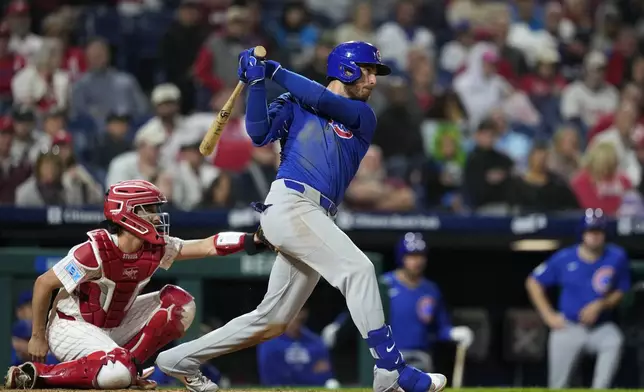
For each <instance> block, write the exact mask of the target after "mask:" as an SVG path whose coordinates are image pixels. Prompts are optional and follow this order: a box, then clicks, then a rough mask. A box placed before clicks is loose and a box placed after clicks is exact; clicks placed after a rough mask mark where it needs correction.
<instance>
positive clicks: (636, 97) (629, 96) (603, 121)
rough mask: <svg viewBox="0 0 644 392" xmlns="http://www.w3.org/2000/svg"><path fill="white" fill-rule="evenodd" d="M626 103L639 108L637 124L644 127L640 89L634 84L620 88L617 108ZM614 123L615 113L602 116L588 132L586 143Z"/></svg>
mask: <svg viewBox="0 0 644 392" xmlns="http://www.w3.org/2000/svg"><path fill="white" fill-rule="evenodd" d="M626 102H630V103H632V104H633V105H635V107H637V108H639V111H640V114H639V116H638V117H639V120H638V123H640V124H642V125H644V116H643V115H642V110H641V108H642V104H643V103H644V101H643V100H642V89H641V88H640V87H639V86H637V85H636V84H634V83H629V84H627V85H625V86H624V87H623V88H622V94H621V101H620V104H619V106H618V107H621V106H623V105H624V104H625V103H626ZM614 122H615V112H613V113H610V114H606V115H603V116H601V117H600V118H599V120H597V123H596V124H595V126H594V127H592V128H591V129H590V131H588V137H587V138H588V143H590V142H591V141H592V140H593V138H594V137H595V136H597V135H598V134H600V133H602V132H604V131H605V130H607V129H608V128H610V127H612V126H613V124H614Z"/></svg>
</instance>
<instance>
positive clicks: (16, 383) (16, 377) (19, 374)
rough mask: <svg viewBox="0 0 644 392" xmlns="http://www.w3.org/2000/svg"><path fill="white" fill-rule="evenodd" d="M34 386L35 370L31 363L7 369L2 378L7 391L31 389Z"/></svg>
mask: <svg viewBox="0 0 644 392" xmlns="http://www.w3.org/2000/svg"><path fill="white" fill-rule="evenodd" d="M35 384H36V368H35V367H34V365H33V364H32V363H31V362H27V363H24V364H22V365H20V366H12V367H10V368H9V371H8V372H7V375H6V376H5V378H4V387H5V388H7V389H33V388H34V385H35Z"/></svg>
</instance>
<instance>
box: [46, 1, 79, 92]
mask: <svg viewBox="0 0 644 392" xmlns="http://www.w3.org/2000/svg"><path fill="white" fill-rule="evenodd" d="M72 27H73V21H72V20H70V19H69V18H68V17H66V16H65V15H64V14H62V13H54V14H50V15H49V16H47V17H46V18H45V20H44V21H43V31H44V34H45V37H49V38H54V39H56V40H58V41H59V42H60V45H61V50H62V62H61V66H60V68H61V69H62V70H64V71H67V73H68V74H69V77H70V79H71V80H72V81H76V80H78V78H79V77H80V76H81V75H82V74H83V72H85V71H86V70H87V62H86V61H85V52H84V50H83V48H81V47H78V46H73V45H71V42H70V38H71V33H72V31H71V28H72Z"/></svg>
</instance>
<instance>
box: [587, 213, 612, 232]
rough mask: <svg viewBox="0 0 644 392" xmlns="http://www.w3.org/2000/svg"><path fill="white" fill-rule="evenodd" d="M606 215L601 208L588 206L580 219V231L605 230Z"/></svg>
mask: <svg viewBox="0 0 644 392" xmlns="http://www.w3.org/2000/svg"><path fill="white" fill-rule="evenodd" d="M606 225H607V223H606V217H605V216H604V211H603V210H602V209H601V208H596V209H593V208H588V209H586V212H585V213H584V217H583V218H582V221H581V231H588V230H601V231H606Z"/></svg>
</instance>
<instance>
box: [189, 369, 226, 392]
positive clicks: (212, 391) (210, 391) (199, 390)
mask: <svg viewBox="0 0 644 392" xmlns="http://www.w3.org/2000/svg"><path fill="white" fill-rule="evenodd" d="M182 378H183V382H184V384H185V385H186V388H187V389H188V390H189V391H190V392H217V391H218V390H219V385H217V384H215V383H214V382H212V380H210V379H209V378H208V377H206V376H204V375H203V373H201V371H199V372H197V374H195V375H194V376H192V377H182Z"/></svg>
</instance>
